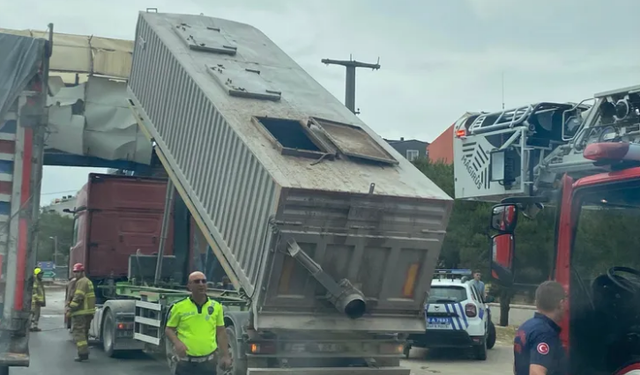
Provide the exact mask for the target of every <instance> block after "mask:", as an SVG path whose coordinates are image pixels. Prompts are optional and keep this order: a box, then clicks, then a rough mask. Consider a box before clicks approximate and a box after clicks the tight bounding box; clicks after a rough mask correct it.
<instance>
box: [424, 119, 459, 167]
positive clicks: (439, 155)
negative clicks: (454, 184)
mask: <svg viewBox="0 0 640 375" xmlns="http://www.w3.org/2000/svg"><path fill="white" fill-rule="evenodd" d="M427 152H428V155H429V160H430V161H432V162H434V163H437V162H441V163H445V164H453V125H451V126H449V127H448V128H447V129H446V130H445V131H444V132H442V134H440V135H439V136H438V137H437V138H436V139H434V140H433V142H431V143H430V144H429V146H428V147H427Z"/></svg>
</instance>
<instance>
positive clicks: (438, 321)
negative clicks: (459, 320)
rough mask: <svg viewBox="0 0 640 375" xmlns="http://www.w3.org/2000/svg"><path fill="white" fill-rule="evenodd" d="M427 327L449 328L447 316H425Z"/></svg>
mask: <svg viewBox="0 0 640 375" xmlns="http://www.w3.org/2000/svg"><path fill="white" fill-rule="evenodd" d="M427 329H451V322H450V321H449V319H448V318H427Z"/></svg>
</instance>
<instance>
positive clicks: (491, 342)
mask: <svg viewBox="0 0 640 375" xmlns="http://www.w3.org/2000/svg"><path fill="white" fill-rule="evenodd" d="M495 345H496V326H495V325H493V322H491V321H490V322H489V332H488V334H487V349H493V347H494V346H495Z"/></svg>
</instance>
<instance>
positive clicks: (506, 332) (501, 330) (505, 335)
mask: <svg viewBox="0 0 640 375" xmlns="http://www.w3.org/2000/svg"><path fill="white" fill-rule="evenodd" d="M517 330H518V327H515V326H507V327H500V326H496V344H498V345H501V346H511V345H513V338H514V337H515V336H516V331H517Z"/></svg>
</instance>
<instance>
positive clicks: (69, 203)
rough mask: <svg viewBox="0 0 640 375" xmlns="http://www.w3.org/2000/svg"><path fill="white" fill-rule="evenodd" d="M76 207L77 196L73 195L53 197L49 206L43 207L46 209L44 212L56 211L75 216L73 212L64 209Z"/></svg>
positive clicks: (63, 214)
mask: <svg viewBox="0 0 640 375" xmlns="http://www.w3.org/2000/svg"><path fill="white" fill-rule="evenodd" d="M75 207H76V197H75V196H73V195H65V196H63V197H62V198H56V199H53V200H52V201H51V203H50V204H49V205H48V206H44V207H43V208H42V209H43V210H44V212H50V211H55V212H57V213H59V214H60V215H62V216H69V217H73V214H70V213H67V212H64V210H65V209H69V210H73V209H74V208H75Z"/></svg>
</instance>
